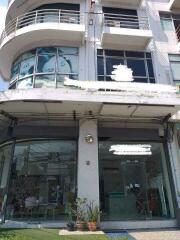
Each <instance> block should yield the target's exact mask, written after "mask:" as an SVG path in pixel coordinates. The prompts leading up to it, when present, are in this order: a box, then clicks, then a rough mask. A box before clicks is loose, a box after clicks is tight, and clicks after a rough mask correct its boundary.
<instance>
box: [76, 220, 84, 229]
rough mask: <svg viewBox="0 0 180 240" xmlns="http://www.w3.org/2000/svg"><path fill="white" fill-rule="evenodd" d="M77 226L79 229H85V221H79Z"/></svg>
mask: <svg viewBox="0 0 180 240" xmlns="http://www.w3.org/2000/svg"><path fill="white" fill-rule="evenodd" d="M76 228H77V230H78V231H83V230H84V222H77V223H76Z"/></svg>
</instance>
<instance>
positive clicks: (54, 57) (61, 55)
mask: <svg viewBox="0 0 180 240" xmlns="http://www.w3.org/2000/svg"><path fill="white" fill-rule="evenodd" d="M78 72H79V62H78V48H75V47H74V48H73V47H42V48H37V49H34V50H31V51H29V52H27V53H24V54H22V55H21V56H20V57H19V58H18V59H17V60H16V61H15V62H14V64H13V66H12V70H11V82H14V84H13V87H14V88H16V86H17V87H18V88H21V89H23V88H32V87H34V86H33V79H35V80H36V83H35V87H43V86H45V87H55V86H56V85H55V79H56V78H58V75H59V74H62V75H65V76H66V77H68V78H70V79H78ZM52 73H53V74H52ZM42 74H43V75H42ZM27 76H28V78H27ZM18 79H19V81H18V83H17V80H18ZM45 80H47V83H45ZM16 83H17V84H16ZM9 88H11V89H14V88H12V87H11V86H10V87H9Z"/></svg>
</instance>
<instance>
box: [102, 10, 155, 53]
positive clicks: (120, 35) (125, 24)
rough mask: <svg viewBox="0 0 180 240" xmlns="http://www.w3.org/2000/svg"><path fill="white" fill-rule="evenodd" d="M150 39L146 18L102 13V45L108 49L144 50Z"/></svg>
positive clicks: (150, 33) (150, 34)
mask: <svg viewBox="0 0 180 240" xmlns="http://www.w3.org/2000/svg"><path fill="white" fill-rule="evenodd" d="M151 39H152V31H151V30H150V28H149V23H148V18H147V17H141V18H138V16H135V15H124V14H113V13H104V18H103V31H102V45H103V47H104V48H110V49H119V48H121V49H128V50H145V49H146V48H147V46H148V45H149V43H150V41H151Z"/></svg>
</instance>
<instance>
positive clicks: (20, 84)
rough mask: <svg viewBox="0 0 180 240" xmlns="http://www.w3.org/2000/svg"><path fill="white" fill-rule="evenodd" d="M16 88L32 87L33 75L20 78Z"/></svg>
mask: <svg viewBox="0 0 180 240" xmlns="http://www.w3.org/2000/svg"><path fill="white" fill-rule="evenodd" d="M16 88H17V89H27V88H33V77H28V78H24V79H21V80H19V81H18V82H17V86H16Z"/></svg>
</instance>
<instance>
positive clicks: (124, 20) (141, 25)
mask: <svg viewBox="0 0 180 240" xmlns="http://www.w3.org/2000/svg"><path fill="white" fill-rule="evenodd" d="M103 19H104V20H103V23H104V24H103V25H104V26H106V27H118V28H129V29H143V30H148V29H149V23H148V18H147V17H140V18H139V17H138V16H135V15H125V14H113V13H104V18H103Z"/></svg>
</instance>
